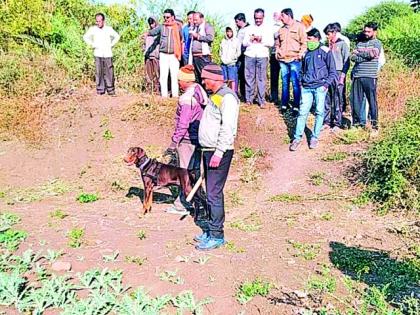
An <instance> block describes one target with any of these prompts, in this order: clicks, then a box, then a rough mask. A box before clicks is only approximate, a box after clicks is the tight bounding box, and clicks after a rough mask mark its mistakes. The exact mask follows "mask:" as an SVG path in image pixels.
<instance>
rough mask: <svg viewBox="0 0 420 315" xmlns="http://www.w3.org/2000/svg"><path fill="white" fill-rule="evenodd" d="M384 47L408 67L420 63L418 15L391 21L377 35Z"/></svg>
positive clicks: (419, 15)
mask: <svg viewBox="0 0 420 315" xmlns="http://www.w3.org/2000/svg"><path fill="white" fill-rule="evenodd" d="M379 38H380V40H382V43H383V45H384V47H385V48H386V49H387V50H390V51H391V52H392V53H394V54H395V55H397V56H398V57H400V58H401V59H403V60H404V61H405V62H406V63H407V64H409V65H418V64H419V63H420V51H419V49H418V48H419V47H420V13H412V14H408V15H406V16H402V17H397V18H394V19H392V20H391V22H390V23H389V25H387V26H386V27H385V28H384V29H383V30H381V31H380V33H379Z"/></svg>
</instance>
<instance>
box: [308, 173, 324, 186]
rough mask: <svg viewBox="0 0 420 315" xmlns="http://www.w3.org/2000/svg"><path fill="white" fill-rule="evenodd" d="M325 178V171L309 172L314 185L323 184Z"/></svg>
mask: <svg viewBox="0 0 420 315" xmlns="http://www.w3.org/2000/svg"><path fill="white" fill-rule="evenodd" d="M324 180H325V173H324V172H315V173H312V174H309V181H310V182H311V184H312V185H314V186H321V185H322V183H324Z"/></svg>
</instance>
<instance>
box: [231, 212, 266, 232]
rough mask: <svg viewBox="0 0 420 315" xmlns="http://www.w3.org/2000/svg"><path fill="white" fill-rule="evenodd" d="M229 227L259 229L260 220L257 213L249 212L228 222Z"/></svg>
mask: <svg viewBox="0 0 420 315" xmlns="http://www.w3.org/2000/svg"><path fill="white" fill-rule="evenodd" d="M230 227H231V228H234V229H238V230H241V231H244V232H255V231H259V230H260V229H261V227H262V222H261V219H260V217H259V216H258V214H256V213H255V212H254V213H251V214H250V215H249V216H247V217H246V218H245V219H243V220H236V221H233V222H232V223H230Z"/></svg>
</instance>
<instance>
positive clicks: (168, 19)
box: [163, 13, 174, 22]
mask: <svg viewBox="0 0 420 315" xmlns="http://www.w3.org/2000/svg"><path fill="white" fill-rule="evenodd" d="M163 20H164V21H165V22H173V21H174V16H173V15H171V14H170V13H163Z"/></svg>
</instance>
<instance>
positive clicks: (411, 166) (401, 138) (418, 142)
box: [364, 99, 420, 213]
mask: <svg viewBox="0 0 420 315" xmlns="http://www.w3.org/2000/svg"><path fill="white" fill-rule="evenodd" d="M419 120H420V99H416V100H415V101H412V102H409V103H408V104H407V112H406V114H405V116H404V117H403V118H402V119H401V120H399V121H397V122H396V123H395V124H394V125H393V126H391V127H390V128H389V129H388V130H387V131H386V133H385V135H384V137H383V139H382V140H380V141H379V142H377V143H375V144H374V145H373V146H372V147H371V148H369V150H368V151H367V152H366V153H365V156H364V165H365V171H366V172H365V175H364V180H365V182H366V183H367V192H368V196H369V197H370V198H371V199H372V200H373V201H376V202H378V203H381V208H380V209H381V210H382V211H384V212H386V211H388V210H389V209H394V208H397V207H398V208H402V209H405V210H408V211H412V212H415V213H418V212H419V209H420V208H419V206H420V202H419V201H420V194H419V192H420V172H419V171H420V151H419V147H420V133H419V131H418V122H419Z"/></svg>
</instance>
